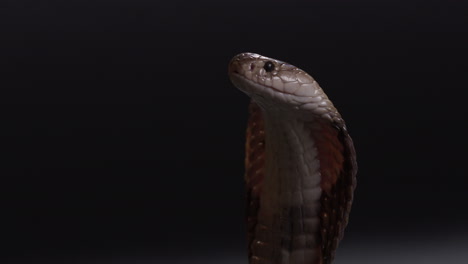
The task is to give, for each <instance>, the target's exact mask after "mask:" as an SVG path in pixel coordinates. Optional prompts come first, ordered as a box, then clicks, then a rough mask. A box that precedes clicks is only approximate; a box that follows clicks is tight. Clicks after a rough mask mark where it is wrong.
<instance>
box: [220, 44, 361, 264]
mask: <svg viewBox="0 0 468 264" xmlns="http://www.w3.org/2000/svg"><path fill="white" fill-rule="evenodd" d="M228 73H229V77H230V79H231V81H232V83H233V84H234V86H236V87H237V88H238V89H240V90H241V91H243V92H244V93H246V94H247V95H248V96H249V97H250V98H251V102H250V106H249V119H248V124H247V132H246V157H245V186H246V192H247V204H246V209H247V210H246V211H247V213H246V216H247V239H248V257H249V263H250V264H330V263H332V261H333V259H334V255H335V251H336V249H337V247H338V244H339V242H340V240H341V239H342V237H343V231H344V229H345V227H346V225H347V223H348V216H349V213H350V210H351V204H352V201H353V193H354V189H355V187H356V173H357V163H356V154H355V151H354V145H353V141H352V139H351V137H350V136H349V134H348V131H347V128H346V125H345V122H344V121H343V119H342V117H341V115H340V114H339V113H338V111H337V109H336V108H335V107H334V106H333V104H332V102H331V101H330V100H329V99H328V97H327V95H326V94H325V93H324V91H323V90H322V89H321V88H320V86H319V85H318V83H317V82H316V81H315V80H314V79H313V78H312V77H311V76H310V75H309V74H307V73H306V72H304V71H303V70H301V69H299V68H297V67H295V66H293V65H291V64H288V63H285V62H282V61H279V60H275V59H272V58H268V57H264V56H261V55H258V54H254V53H241V54H238V55H236V56H235V57H234V58H233V59H232V60H231V62H230V63H229V70H228Z"/></svg>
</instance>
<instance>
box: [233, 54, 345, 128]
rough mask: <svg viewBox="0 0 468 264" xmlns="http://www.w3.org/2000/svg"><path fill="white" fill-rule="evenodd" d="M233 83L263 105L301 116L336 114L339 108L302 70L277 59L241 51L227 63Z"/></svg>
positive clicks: (333, 116) (332, 115)
mask: <svg viewBox="0 0 468 264" xmlns="http://www.w3.org/2000/svg"><path fill="white" fill-rule="evenodd" d="M229 76H230V78H231V81H232V82H233V83H234V85H235V86H236V87H238V88H239V89H240V90H242V91H243V92H244V93H246V94H247V95H249V96H250V97H252V99H254V100H255V101H256V102H257V103H258V104H259V105H260V106H262V107H263V108H265V109H269V110H272V109H276V110H281V111H289V112H295V114H299V115H303V116H309V117H310V116H311V115H310V114H311V113H312V114H313V116H318V117H322V118H324V119H329V120H332V119H334V118H339V114H338V111H337V110H336V108H335V107H334V106H333V103H332V102H331V101H330V100H329V99H328V97H327V95H326V94H325V93H324V92H323V90H322V88H320V86H319V85H318V83H317V82H316V81H315V80H314V78H312V76H310V75H309V74H307V73H306V72H305V71H303V70H301V69H299V68H297V67H295V66H293V65H291V64H289V63H286V62H283V61H280V60H276V59H272V58H268V57H265V56H261V55H259V54H255V53H248V52H246V53H241V54H239V55H237V56H235V57H234V58H233V59H232V60H231V62H230V63H229Z"/></svg>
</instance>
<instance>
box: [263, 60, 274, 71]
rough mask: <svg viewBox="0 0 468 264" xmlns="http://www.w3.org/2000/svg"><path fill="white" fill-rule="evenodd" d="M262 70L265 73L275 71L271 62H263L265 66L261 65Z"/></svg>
mask: <svg viewBox="0 0 468 264" xmlns="http://www.w3.org/2000/svg"><path fill="white" fill-rule="evenodd" d="M263 69H265V71H267V72H272V71H273V70H274V69H275V65H274V64H273V62H271V61H267V62H265V65H263Z"/></svg>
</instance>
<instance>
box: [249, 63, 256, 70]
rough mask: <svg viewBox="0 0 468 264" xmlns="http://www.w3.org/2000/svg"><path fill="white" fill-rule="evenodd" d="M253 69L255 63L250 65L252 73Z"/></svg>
mask: <svg viewBox="0 0 468 264" xmlns="http://www.w3.org/2000/svg"><path fill="white" fill-rule="evenodd" d="M254 69H255V63H250V70H251V71H253V70H254Z"/></svg>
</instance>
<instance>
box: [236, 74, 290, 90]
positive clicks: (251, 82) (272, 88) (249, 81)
mask: <svg viewBox="0 0 468 264" xmlns="http://www.w3.org/2000/svg"><path fill="white" fill-rule="evenodd" d="M232 73H233V75H234V76H237V77H239V78H241V79H242V80H244V81H246V82H248V83H250V84H251V85H254V86H260V87H263V88H268V89H270V90H272V91H274V92H278V93H282V94H285V95H291V96H297V95H295V94H293V93H288V92H285V91H281V90H279V89H277V88H275V87H273V86H269V85H264V84H260V83H257V82H254V81H252V80H250V79H248V78H247V77H245V76H244V75H242V74H240V73H239V72H238V71H237V70H233V71H232Z"/></svg>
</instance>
